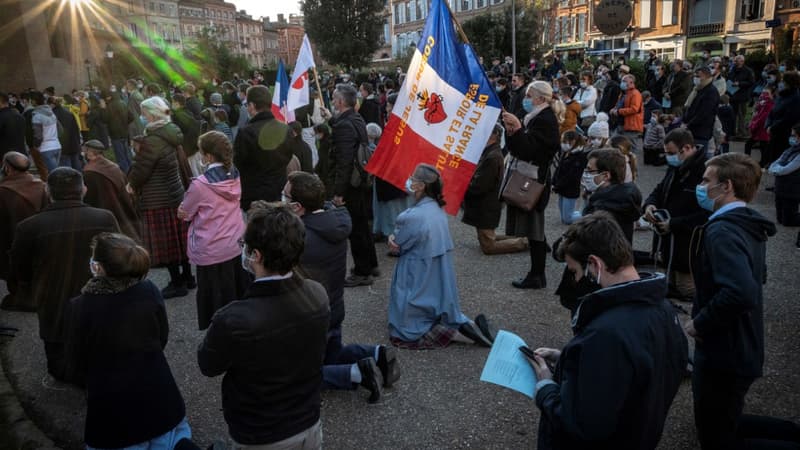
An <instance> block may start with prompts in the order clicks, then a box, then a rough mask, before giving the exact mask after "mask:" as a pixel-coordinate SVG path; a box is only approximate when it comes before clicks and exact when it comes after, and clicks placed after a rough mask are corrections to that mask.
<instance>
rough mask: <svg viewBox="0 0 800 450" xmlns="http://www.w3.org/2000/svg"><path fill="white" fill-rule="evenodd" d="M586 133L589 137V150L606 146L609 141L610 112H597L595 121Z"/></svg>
mask: <svg viewBox="0 0 800 450" xmlns="http://www.w3.org/2000/svg"><path fill="white" fill-rule="evenodd" d="M586 135H587V136H588V137H589V140H588V142H587V143H586V144H587V150H594V149H597V148H603V147H605V146H606V144H607V143H608V114H606V113H604V112H601V113H597V117H596V118H595V121H594V123H592V124H591V125H590V126H589V130H588V131H586Z"/></svg>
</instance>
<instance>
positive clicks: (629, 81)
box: [611, 74, 644, 153]
mask: <svg viewBox="0 0 800 450" xmlns="http://www.w3.org/2000/svg"><path fill="white" fill-rule="evenodd" d="M619 87H620V90H621V91H622V100H621V102H620V103H622V105H621V106H620V107H618V108H613V109H612V110H611V115H612V116H614V115H616V116H619V117H620V118H622V133H620V134H622V135H623V136H625V137H627V138H628V139H630V141H631V143H632V144H633V151H634V152H635V153H641V149H642V133H643V132H644V104H643V103H642V93H641V92H639V89H637V88H636V77H635V76H633V75H632V74H627V75H625V76H623V77H622V83H620V86H619Z"/></svg>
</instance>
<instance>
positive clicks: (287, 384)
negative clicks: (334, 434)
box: [197, 86, 331, 449]
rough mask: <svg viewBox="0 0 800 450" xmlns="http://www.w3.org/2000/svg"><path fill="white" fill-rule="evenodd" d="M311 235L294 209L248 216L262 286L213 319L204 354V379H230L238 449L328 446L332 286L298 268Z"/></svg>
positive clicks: (250, 248) (253, 269) (248, 237)
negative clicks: (325, 374)
mask: <svg viewBox="0 0 800 450" xmlns="http://www.w3.org/2000/svg"><path fill="white" fill-rule="evenodd" d="M258 88H263V87H262V86H259V87H258ZM251 89H253V88H251ZM264 89H266V88H264ZM281 188H283V186H281ZM279 192H280V191H279ZM237 214H238V213H237ZM305 234H306V230H305V226H304V225H303V222H302V219H301V218H300V217H298V216H297V214H296V213H295V212H293V211H292V209H291V207H290V206H289V205H286V204H266V205H258V204H257V207H255V208H252V209H251V210H250V211H249V213H248V223H247V227H246V229H245V233H244V236H243V239H242V259H241V264H242V266H243V268H244V269H245V270H247V271H248V272H250V273H252V274H253V276H254V277H255V281H253V283H252V284H251V285H250V286H249V287H248V289H247V291H246V292H245V294H244V296H243V297H242V299H241V300H237V301H233V302H231V303H229V304H228V305H226V306H225V307H223V308H222V309H220V310H219V311H217V313H216V314H214V316H213V317H212V319H211V325H210V326H209V328H208V330H207V331H206V335H205V338H204V339H203V342H202V344H201V345H200V348H199V349H198V351H197V362H198V365H199V367H200V372H201V373H202V374H203V375H205V376H207V377H216V376H219V375H222V374H225V377H224V379H223V382H222V408H223V411H224V415H225V422H227V424H228V434H229V436H230V439H231V440H233V441H234V446H235V448H246V446H255V447H256V448H258V447H259V446H264V447H263V448H269V447H273V448H304V449H319V448H321V447H322V425H321V422H320V403H321V400H320V389H321V387H322V381H323V380H322V365H323V360H324V359H325V351H326V346H327V332H328V326H329V325H330V317H331V315H330V309H329V303H328V295H327V294H326V292H325V287H324V286H322V285H321V284H320V283H318V282H316V281H313V280H310V279H307V278H304V277H303V276H301V275H300V274H299V273H298V271H297V269H296V268H297V267H298V265H299V264H300V258H301V256H302V254H303V251H304V249H305ZM268 444H275V445H274V446H270V445H268Z"/></svg>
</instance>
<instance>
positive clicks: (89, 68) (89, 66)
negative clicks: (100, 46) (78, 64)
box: [83, 58, 92, 89]
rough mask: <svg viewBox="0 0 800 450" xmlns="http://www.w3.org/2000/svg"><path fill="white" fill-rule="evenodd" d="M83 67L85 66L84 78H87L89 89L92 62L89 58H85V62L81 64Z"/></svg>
mask: <svg viewBox="0 0 800 450" xmlns="http://www.w3.org/2000/svg"><path fill="white" fill-rule="evenodd" d="M83 65H84V66H86V76H87V77H88V78H89V88H90V89H91V87H92V72H91V68H92V62H91V61H89V58H86V61H84V62H83Z"/></svg>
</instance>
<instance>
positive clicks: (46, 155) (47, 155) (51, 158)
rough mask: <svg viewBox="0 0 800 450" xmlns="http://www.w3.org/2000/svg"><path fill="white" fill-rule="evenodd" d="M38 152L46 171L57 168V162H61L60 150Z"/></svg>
mask: <svg viewBox="0 0 800 450" xmlns="http://www.w3.org/2000/svg"><path fill="white" fill-rule="evenodd" d="M40 154H41V155H42V161H44V165H45V166H46V167H47V171H48V172H52V171H54V170H56V168H58V164H59V163H60V162H61V150H50V151H49V152H40Z"/></svg>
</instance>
